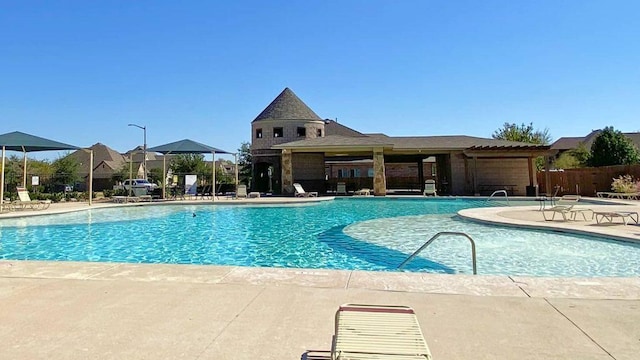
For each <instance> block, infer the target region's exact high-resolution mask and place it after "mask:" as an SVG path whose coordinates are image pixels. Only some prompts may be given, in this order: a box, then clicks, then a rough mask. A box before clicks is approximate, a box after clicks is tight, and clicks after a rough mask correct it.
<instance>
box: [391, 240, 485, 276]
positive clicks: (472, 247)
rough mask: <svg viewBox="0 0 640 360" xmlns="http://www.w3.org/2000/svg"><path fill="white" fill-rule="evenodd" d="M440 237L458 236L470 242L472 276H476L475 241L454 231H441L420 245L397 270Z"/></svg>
mask: <svg viewBox="0 0 640 360" xmlns="http://www.w3.org/2000/svg"><path fill="white" fill-rule="evenodd" d="M442 235H458V236H464V237H466V238H467V239H469V241H470V242H471V261H472V262H473V275H477V274H478V270H477V267H476V243H475V241H473V239H472V238H471V236H469V235H467V234H465V233H463V232H455V231H441V232H439V233H437V234H435V235H433V236H432V237H431V239H429V240H428V241H427V242H426V243H424V245H422V246H421V247H420V248H419V249H418V250H416V251H414V252H413V254H411V255H410V256H409V257H408V258H407V259H406V260H405V261H403V262H402V264H400V265H399V266H398V269H402V268H403V267H404V266H405V265H406V264H407V263H409V262H410V261H411V260H413V258H415V257H416V256H417V255H418V254H419V253H420V252H421V251H422V250H424V249H425V248H426V247H427V246H429V245H431V243H432V242H433V241H434V240H435V239H437V238H439V237H440V236H442Z"/></svg>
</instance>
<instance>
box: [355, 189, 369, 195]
mask: <svg viewBox="0 0 640 360" xmlns="http://www.w3.org/2000/svg"><path fill="white" fill-rule="evenodd" d="M353 195H358V196H371V189H368V188H362V189H360V190H358V191H354V192H353Z"/></svg>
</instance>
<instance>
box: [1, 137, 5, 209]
mask: <svg viewBox="0 0 640 360" xmlns="http://www.w3.org/2000/svg"><path fill="white" fill-rule="evenodd" d="M5 149H6V148H5V146H4V145H2V174H0V211H2V204H3V203H4V153H5Z"/></svg>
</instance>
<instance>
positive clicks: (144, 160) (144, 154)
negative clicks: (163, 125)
mask: <svg viewBox="0 0 640 360" xmlns="http://www.w3.org/2000/svg"><path fill="white" fill-rule="evenodd" d="M127 126H135V127H137V128H138V129H142V131H143V132H144V144H143V145H142V167H143V168H144V179H145V180H147V127H146V126H140V125H136V124H128V125H127Z"/></svg>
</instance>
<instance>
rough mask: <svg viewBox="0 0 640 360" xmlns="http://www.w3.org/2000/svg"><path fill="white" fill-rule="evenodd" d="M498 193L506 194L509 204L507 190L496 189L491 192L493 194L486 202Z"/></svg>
mask: <svg viewBox="0 0 640 360" xmlns="http://www.w3.org/2000/svg"><path fill="white" fill-rule="evenodd" d="M497 194H504V198H505V199H506V200H507V205H509V195H507V190H496V191H494V192H493V193H492V194H491V196H489V198H488V199H487V201H485V203H487V202H489V200H491V198H493V197H494V196H495V195H497Z"/></svg>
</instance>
